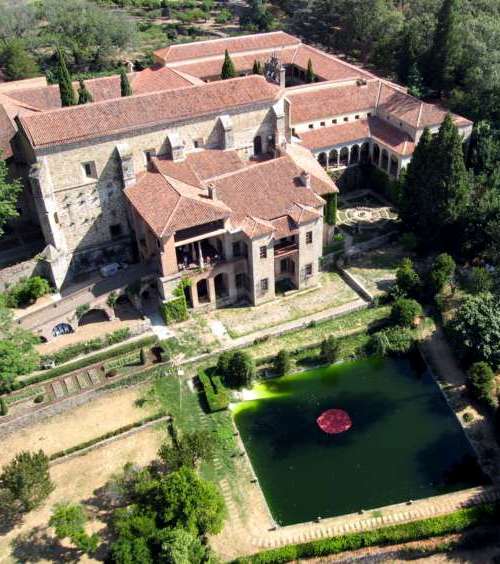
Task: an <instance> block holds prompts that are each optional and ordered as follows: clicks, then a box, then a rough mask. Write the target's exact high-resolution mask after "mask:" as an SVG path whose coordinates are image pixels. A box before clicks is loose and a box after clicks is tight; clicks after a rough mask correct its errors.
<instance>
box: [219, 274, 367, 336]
mask: <svg viewBox="0 0 500 564" xmlns="http://www.w3.org/2000/svg"><path fill="white" fill-rule="evenodd" d="M356 299H358V295H357V294H356V293H355V292H354V290H352V289H351V288H350V287H349V286H348V285H347V284H346V283H345V282H344V281H343V280H342V278H340V276H339V275H338V274H337V273H335V272H323V273H321V282H320V286H319V287H318V288H315V289H311V290H303V291H300V292H298V293H296V294H292V295H290V296H286V297H280V298H277V299H276V300H273V301H272V302H269V303H267V304H263V305H260V306H257V307H253V306H251V307H232V308H227V309H219V310H216V311H215V312H214V313H213V314H212V315H214V316H215V317H216V318H217V319H219V320H220V321H221V322H222V323H223V324H224V325H225V327H226V329H227V332H228V333H229V335H230V336H231V337H233V338H236V337H242V336H243V335H248V334H249V333H253V332H255V331H259V330H261V329H266V328H268V327H274V326H275V325H279V324H281V323H286V322H287V321H293V320H295V319H300V318H301V317H305V316H307V315H311V314H313V313H318V312H320V311H324V310H326V309H330V308H335V307H339V306H341V305H344V304H346V303H349V302H352V301H355V300H356Z"/></svg>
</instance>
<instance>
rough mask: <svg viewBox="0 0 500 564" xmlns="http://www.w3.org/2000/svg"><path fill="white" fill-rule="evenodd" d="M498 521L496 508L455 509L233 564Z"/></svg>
mask: <svg viewBox="0 0 500 564" xmlns="http://www.w3.org/2000/svg"><path fill="white" fill-rule="evenodd" d="M499 517H500V511H499V506H498V505H496V504H485V505H479V506H476V507H467V508H464V509H459V510H458V511H455V512H454V513H450V514H449V515H443V516H440V517H430V518H429V519H423V520H422V521H416V522H414V523H405V524H402V525H392V526H390V527H383V528H381V529H376V530H374V531H366V532H363V533H352V534H347V535H341V536H338V537H333V538H329V539H324V540H317V541H311V542H307V543H302V544H296V545H288V546H284V547H281V548H275V549H271V550H266V551H264V552H261V553H259V554H254V555H253V556H247V557H242V558H238V559H237V560H235V561H234V564H282V563H285V562H290V561H292V560H298V559H299V558H314V557H321V556H327V555H329V554H338V553H340V552H344V551H347V550H358V549H360V548H365V547H368V546H375V545H382V546H383V545H391V544H399V543H402V542H411V541H416V540H421V539H425V538H429V537H437V536H441V535H446V534H451V533H458V532H460V531H463V530H465V529H468V528H470V527H473V526H476V525H478V524H480V523H485V522H496V521H498V519H499Z"/></svg>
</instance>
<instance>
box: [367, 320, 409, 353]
mask: <svg viewBox="0 0 500 564" xmlns="http://www.w3.org/2000/svg"><path fill="white" fill-rule="evenodd" d="M414 343H415V338H414V337H413V334H412V332H411V329H409V328H408V327H388V328H387V329H382V330H381V331H378V332H377V333H375V334H374V335H372V336H371V337H370V340H369V342H368V345H367V348H368V352H370V353H371V354H376V355H379V356H386V355H402V354H407V353H408V352H410V350H411V349H412V348H413V346H414Z"/></svg>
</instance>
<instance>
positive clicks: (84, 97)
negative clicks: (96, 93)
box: [78, 80, 94, 104]
mask: <svg viewBox="0 0 500 564" xmlns="http://www.w3.org/2000/svg"><path fill="white" fill-rule="evenodd" d="M93 101H94V99H93V98H92V94H91V93H90V92H89V91H88V90H87V87H86V86H85V82H83V80H80V86H79V87H78V104H87V103H88V102H93Z"/></svg>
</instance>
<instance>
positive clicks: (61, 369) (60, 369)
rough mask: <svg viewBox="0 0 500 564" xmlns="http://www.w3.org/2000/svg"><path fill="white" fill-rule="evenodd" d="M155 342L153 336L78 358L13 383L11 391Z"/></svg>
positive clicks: (155, 338) (155, 339)
mask: <svg viewBox="0 0 500 564" xmlns="http://www.w3.org/2000/svg"><path fill="white" fill-rule="evenodd" d="M157 340H158V339H157V337H156V336H155V335H150V336H147V337H142V339H137V340H136V341H132V342H130V343H125V344H123V345H121V346H119V347H116V348H114V349H111V350H108V351H103V352H101V353H98V354H94V355H92V356H86V357H84V358H80V359H79V360H75V361H74V362H71V363H68V364H64V365H62V366H56V368H51V369H50V370H46V371H44V372H41V373H40V374H37V375H36V376H31V378H25V379H24V380H18V381H17V382H15V383H14V386H13V391H16V390H20V389H22V388H25V387H26V386H30V385H31V384H39V383H40V382H45V380H50V379H51V378H55V377H56V376H61V375H62V374H66V373H67V372H72V371H73V370H78V369H79V368H85V367H86V366H90V365H91V364H96V363H97V362H103V361H104V360H108V359H109V358H113V357H115V356H119V355H122V354H124V353H127V352H131V351H133V350H135V349H140V348H141V347H148V346H152V345H154V344H155V343H156V342H157Z"/></svg>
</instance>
